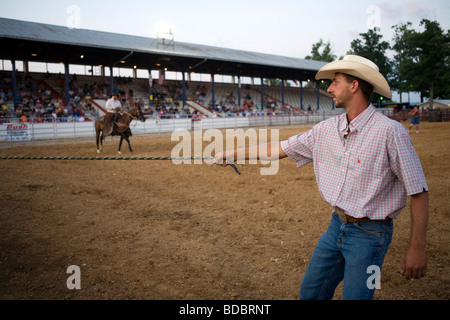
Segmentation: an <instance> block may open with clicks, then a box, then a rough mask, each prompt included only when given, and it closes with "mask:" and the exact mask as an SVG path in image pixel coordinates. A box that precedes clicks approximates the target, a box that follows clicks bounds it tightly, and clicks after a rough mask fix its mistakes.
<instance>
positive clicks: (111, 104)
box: [103, 92, 122, 137]
mask: <svg viewBox="0 0 450 320" xmlns="http://www.w3.org/2000/svg"><path fill="white" fill-rule="evenodd" d="M105 108H106V111H107V112H106V114H105V119H104V123H103V136H105V137H106V136H109V135H110V134H111V133H112V131H113V129H114V124H115V122H116V121H117V118H118V117H119V115H120V114H121V110H122V104H121V103H120V100H119V95H118V93H117V92H113V93H112V94H111V99H108V101H106V105H105Z"/></svg>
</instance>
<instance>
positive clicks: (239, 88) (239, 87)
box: [238, 76, 241, 107]
mask: <svg viewBox="0 0 450 320" xmlns="http://www.w3.org/2000/svg"><path fill="white" fill-rule="evenodd" d="M238 106H239V107H240V106H241V76H238Z"/></svg>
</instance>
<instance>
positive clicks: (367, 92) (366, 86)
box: [343, 73, 373, 101]
mask: <svg viewBox="0 0 450 320" xmlns="http://www.w3.org/2000/svg"><path fill="white" fill-rule="evenodd" d="M343 75H344V77H345V79H347V82H348V83H351V82H353V81H354V80H356V81H358V83H359V87H360V88H361V91H362V93H363V95H364V97H365V98H366V100H367V101H370V96H371V95H372V92H373V85H371V84H370V83H368V82H367V81H365V80H362V79H360V78H358V77H355V76H352V75H349V74H346V73H343Z"/></svg>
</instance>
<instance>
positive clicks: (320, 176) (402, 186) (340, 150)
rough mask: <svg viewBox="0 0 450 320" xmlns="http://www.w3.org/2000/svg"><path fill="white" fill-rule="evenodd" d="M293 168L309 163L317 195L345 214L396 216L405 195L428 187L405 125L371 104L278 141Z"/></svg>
mask: <svg viewBox="0 0 450 320" xmlns="http://www.w3.org/2000/svg"><path fill="white" fill-rule="evenodd" d="M281 147H282V149H283V151H284V152H285V153H286V154H287V155H288V157H289V158H291V159H292V160H294V161H295V162H296V163H297V166H298V167H301V166H303V165H306V164H308V163H310V162H313V163H314V172H315V176H316V181H317V184H318V188H319V191H320V194H321V196H322V198H323V199H324V200H325V201H326V202H328V203H329V204H330V205H331V206H333V207H334V206H336V207H340V208H342V209H344V210H345V211H346V213H347V214H349V215H351V216H353V217H356V218H361V217H368V218H370V219H384V218H386V217H388V216H389V217H391V218H396V217H397V216H398V215H399V214H400V212H401V210H402V209H403V208H404V207H405V206H406V200H407V195H413V194H417V193H420V192H423V191H428V186H427V183H426V179H425V175H424V173H423V170H422V165H421V163H420V160H419V157H418V156H417V153H416V151H415V149H414V146H413V144H412V141H411V138H410V137H409V133H408V131H407V130H406V128H405V127H404V126H403V125H402V124H400V123H398V122H397V121H394V120H391V119H389V118H387V117H386V116H384V115H382V114H381V113H379V112H377V111H376V110H375V108H374V107H373V106H372V105H370V106H369V107H368V108H367V109H366V110H364V112H362V113H361V114H360V115H358V116H357V117H356V118H355V119H353V121H351V122H350V123H348V120H347V117H346V114H342V115H340V116H337V117H333V118H330V119H328V120H325V121H322V122H320V123H319V124H317V125H316V126H314V127H313V128H312V129H311V130H309V131H307V132H305V133H302V134H299V135H296V136H293V137H290V138H289V139H288V140H286V141H282V142H281Z"/></svg>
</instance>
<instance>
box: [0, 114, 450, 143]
mask: <svg viewBox="0 0 450 320" xmlns="http://www.w3.org/2000/svg"><path fill="white" fill-rule="evenodd" d="M341 112H342V110H335V111H333V112H325V111H324V112H322V113H315V114H313V113H311V114H307V115H265V116H233V117H216V118H203V119H201V121H193V120H192V119H190V118H180V119H178V118H175V117H174V118H169V119H158V118H156V119H146V121H145V122H141V121H136V120H133V121H132V122H131V124H130V126H131V130H132V132H133V135H146V134H161V133H170V132H173V131H174V130H176V129H186V130H194V129H195V128H199V127H200V128H201V129H212V128H216V129H226V128H245V127H270V126H289V125H298V124H314V123H319V122H320V121H323V120H325V119H328V118H330V117H333V116H336V115H337V114H340V113H341ZM379 112H382V113H384V114H385V115H386V116H388V117H390V118H393V119H395V120H397V121H409V119H410V116H409V112H408V111H407V110H404V111H400V112H396V111H394V110H379ZM449 119H450V110H445V109H444V110H430V111H427V112H422V120H423V121H430V122H436V121H449ZM1 120H2V121H1V124H0V146H8V145H11V144H18V143H29V142H37V141H50V142H51V141H55V142H57V141H60V140H66V139H83V138H85V139H92V140H94V139H95V126H94V121H81V122H80V121H74V122H60V121H55V120H54V119H51V120H49V121H45V122H40V123H36V122H33V121H30V122H19V121H18V119H17V118H14V119H1Z"/></svg>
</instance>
